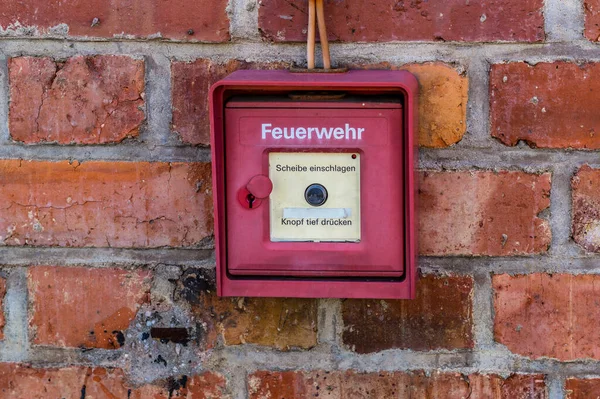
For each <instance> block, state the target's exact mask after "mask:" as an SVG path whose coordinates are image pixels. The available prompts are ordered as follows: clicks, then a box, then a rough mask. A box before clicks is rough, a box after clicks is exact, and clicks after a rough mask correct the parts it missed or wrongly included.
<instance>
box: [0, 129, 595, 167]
mask: <svg viewBox="0 0 600 399" xmlns="http://www.w3.org/2000/svg"><path fill="white" fill-rule="evenodd" d="M171 134H172V135H174V133H171ZM467 134H468V133H467ZM149 135H152V136H155V137H159V136H160V137H164V135H163V136H161V134H160V133H156V134H155V133H149ZM492 144H493V145H492V146H487V145H482V146H469V147H467V146H461V145H460V143H459V144H457V145H455V146H452V147H448V148H441V149H429V148H421V149H420V151H419V165H418V166H419V168H420V169H433V170H435V169H438V170H442V169H451V170H452V169H457V170H469V169H490V170H501V169H515V170H525V171H530V170H535V171H539V172H542V171H548V170H551V169H553V168H554V167H555V166H556V165H566V166H575V167H578V166H581V165H584V164H589V165H590V166H592V167H595V168H600V153H599V152H598V151H585V150H560V149H533V148H529V147H527V146H517V147H506V146H504V145H502V144H497V145H496V144H495V143H492ZM2 159H23V160H35V161H64V160H78V161H80V162H85V161H123V162H139V161H148V162H210V161H211V154H210V148H207V147H195V146H170V145H148V144H145V143H139V144H135V143H133V142H132V141H129V142H127V143H122V144H114V145H57V144H35V145H22V144H14V143H4V144H0V160H2Z"/></svg>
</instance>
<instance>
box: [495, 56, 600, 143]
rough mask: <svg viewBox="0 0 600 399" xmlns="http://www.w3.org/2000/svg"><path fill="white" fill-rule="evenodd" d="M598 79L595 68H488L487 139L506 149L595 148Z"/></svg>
mask: <svg viewBox="0 0 600 399" xmlns="http://www.w3.org/2000/svg"><path fill="white" fill-rule="evenodd" d="M599 77H600V64H599V63H587V64H582V65H577V64H574V63H570V62H562V61H561V62H554V63H538V64H536V65H534V66H532V65H529V64H526V63H524V62H513V63H508V64H496V65H492V68H491V73H490V85H491V109H490V113H491V133H492V136H493V137H496V138H497V139H499V140H500V141H502V142H503V143H504V144H506V145H511V146H514V145H516V144H517V143H518V142H519V140H523V141H525V142H526V143H527V144H529V145H530V146H531V147H539V148H580V149H598V148H600V118H598V112H597V109H596V107H595V104H596V102H597V100H598V96H597V94H596V93H597V92H598V91H600V79H598V78H599ZM596 129H598V132H596Z"/></svg>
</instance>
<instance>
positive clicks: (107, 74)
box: [8, 55, 144, 144]
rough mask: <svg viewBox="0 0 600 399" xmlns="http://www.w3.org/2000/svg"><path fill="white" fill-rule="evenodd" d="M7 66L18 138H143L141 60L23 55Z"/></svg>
mask: <svg viewBox="0 0 600 399" xmlns="http://www.w3.org/2000/svg"><path fill="white" fill-rule="evenodd" d="M8 68H9V82H10V99H11V101H10V111H9V115H10V116H9V130H10V134H11V137H12V138H13V140H16V141H22V142H24V143H27V144H31V143H39V142H57V143H60V144H71V143H76V144H104V143H116V142H120V141H122V140H123V139H125V138H127V137H136V136H138V134H139V129H140V125H141V124H142V122H143V121H144V111H143V108H144V100H143V97H144V62H143V61H142V60H134V59H132V58H130V57H126V56H113V55H105V56H95V57H82V56H78V57H73V58H69V59H67V60H66V61H65V62H56V61H54V60H52V59H50V58H35V57H18V58H11V59H10V60H9V61H8Z"/></svg>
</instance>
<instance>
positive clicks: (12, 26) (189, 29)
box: [0, 0, 229, 42]
mask: <svg viewBox="0 0 600 399" xmlns="http://www.w3.org/2000/svg"><path fill="white" fill-rule="evenodd" d="M226 7H227V0H197V1H193V2H189V1H183V0H171V1H168V2H165V1H157V0H113V1H110V2H107V1H104V0H93V1H86V0H71V1H66V2H65V1H60V0H48V1H37V0H20V1H7V2H4V4H3V7H2V9H0V32H2V31H3V29H4V30H5V33H8V34H12V35H23V34H25V32H27V33H26V34H28V35H31V32H33V34H34V35H35V36H44V35H47V34H52V31H53V29H52V28H53V27H55V28H56V27H57V25H60V24H66V25H67V26H68V34H69V36H82V37H104V38H168V39H176V40H195V41H198V40H199V41H207V42H222V41H227V40H229V19H228V18H227V13H226V10H225V8H226ZM58 28H60V27H58Z"/></svg>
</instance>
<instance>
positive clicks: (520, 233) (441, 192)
mask: <svg viewBox="0 0 600 399" xmlns="http://www.w3.org/2000/svg"><path fill="white" fill-rule="evenodd" d="M418 203H419V213H418V216H419V252H420V254H421V255H435V256H444V255H485V256H501V255H524V254H534V253H541V252H545V251H546V250H547V249H548V247H549V245H550V241H551V231H550V226H549V223H548V220H546V219H542V218H540V217H538V216H537V215H538V214H539V213H540V212H542V211H543V210H544V209H546V208H548V206H549V205H550V174H549V173H543V174H539V175H538V174H530V173H525V172H516V171H501V172H497V173H496V172H491V171H457V172H422V173H421V174H420V182H419V198H418Z"/></svg>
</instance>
